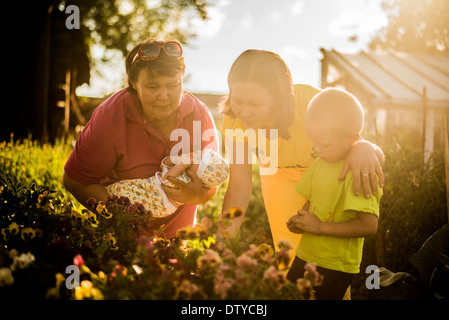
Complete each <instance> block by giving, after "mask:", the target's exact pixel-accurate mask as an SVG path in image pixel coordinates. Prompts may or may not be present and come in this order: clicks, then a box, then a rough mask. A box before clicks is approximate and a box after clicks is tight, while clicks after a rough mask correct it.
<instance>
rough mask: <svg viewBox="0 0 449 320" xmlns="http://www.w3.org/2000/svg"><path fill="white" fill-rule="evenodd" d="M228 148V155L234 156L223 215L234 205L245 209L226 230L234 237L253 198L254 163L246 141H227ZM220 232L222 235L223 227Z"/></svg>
mask: <svg viewBox="0 0 449 320" xmlns="http://www.w3.org/2000/svg"><path fill="white" fill-rule="evenodd" d="M226 148H227V150H228V155H229V154H231V155H232V158H231V159H229V169H230V172H229V183H228V188H227V190H226V194H225V196H224V199H223V206H222V211H221V212H222V215H223V214H225V213H227V212H229V211H230V210H231V209H232V208H234V207H239V208H240V209H242V211H243V215H242V216H240V217H238V218H234V219H232V220H231V223H232V224H231V225H230V226H229V228H227V230H226V231H227V233H228V234H229V236H230V237H234V236H235V235H236V234H237V231H238V230H239V228H240V225H241V224H242V222H243V218H244V214H245V212H246V209H247V208H248V204H249V200H250V198H251V192H252V188H253V180H252V164H251V163H250V161H249V154H248V145H247V143H246V142H235V141H234V142H227V144H226ZM229 148H233V149H232V150H233V152H229V150H230V149H229ZM239 150H240V151H239ZM239 153H240V154H239ZM218 234H219V235H222V228H221V227H220V228H219V231H218Z"/></svg>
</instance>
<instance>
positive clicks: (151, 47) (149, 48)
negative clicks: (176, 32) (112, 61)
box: [131, 41, 182, 64]
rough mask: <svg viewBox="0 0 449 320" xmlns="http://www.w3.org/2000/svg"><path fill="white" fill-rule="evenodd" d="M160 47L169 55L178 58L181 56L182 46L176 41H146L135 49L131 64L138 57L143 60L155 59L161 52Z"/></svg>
mask: <svg viewBox="0 0 449 320" xmlns="http://www.w3.org/2000/svg"><path fill="white" fill-rule="evenodd" d="M161 48H162V49H163V50H164V52H165V54H166V55H167V56H169V57H177V58H178V57H180V56H182V47H181V45H180V44H179V43H178V42H176V41H167V42H165V43H164V44H157V43H146V44H143V45H142V46H140V48H139V51H137V54H136V55H135V56H134V58H133V61H132V62H131V64H133V63H134V61H136V59H137V58H140V59H141V60H143V61H153V60H156V59H157V58H158V57H159V55H160V53H161Z"/></svg>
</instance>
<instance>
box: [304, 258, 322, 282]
mask: <svg viewBox="0 0 449 320" xmlns="http://www.w3.org/2000/svg"><path fill="white" fill-rule="evenodd" d="M304 270H305V272H304V278H305V279H307V280H309V281H310V282H311V284H312V285H313V286H319V285H320V284H322V283H323V279H324V277H323V276H322V275H321V274H320V273H319V272H318V271H317V269H316V263H315V262H308V263H306V265H305V266H304Z"/></svg>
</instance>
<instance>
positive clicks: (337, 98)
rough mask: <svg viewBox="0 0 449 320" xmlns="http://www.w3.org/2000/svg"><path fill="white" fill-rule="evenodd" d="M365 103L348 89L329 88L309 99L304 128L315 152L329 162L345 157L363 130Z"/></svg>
mask: <svg viewBox="0 0 449 320" xmlns="http://www.w3.org/2000/svg"><path fill="white" fill-rule="evenodd" d="M363 122H364V112H363V108H362V105H361V104H360V102H359V101H358V100H357V98H356V97H355V96H353V95H352V94H350V93H349V92H347V91H345V90H341V89H336V88H327V89H324V90H322V91H321V92H319V93H318V94H317V95H316V96H315V97H313V99H312V100H311V101H310V102H309V105H308V107H307V111H306V116H305V128H306V131H307V133H308V135H309V137H310V139H311V140H312V142H313V144H314V149H315V152H316V153H317V154H318V156H319V157H320V158H321V159H322V160H324V161H326V162H330V163H332V162H337V161H340V160H343V159H345V158H346V156H347V154H348V152H349V150H350V149H351V147H352V146H353V144H354V143H355V142H356V141H357V140H359V139H360V133H361V132H362V129H363Z"/></svg>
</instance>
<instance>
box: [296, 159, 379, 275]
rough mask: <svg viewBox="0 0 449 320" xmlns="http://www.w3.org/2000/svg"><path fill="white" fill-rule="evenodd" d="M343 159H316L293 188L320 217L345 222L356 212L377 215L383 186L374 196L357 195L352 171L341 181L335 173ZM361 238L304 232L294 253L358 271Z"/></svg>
mask: <svg viewBox="0 0 449 320" xmlns="http://www.w3.org/2000/svg"><path fill="white" fill-rule="evenodd" d="M344 163H345V161H344V160H342V161H339V162H336V163H327V162H325V161H323V160H321V159H315V160H314V161H313V162H312V164H311V166H310V168H309V169H308V170H307V171H306V173H305V174H304V176H303V177H302V178H301V180H300V181H299V182H298V184H297V185H296V191H297V192H298V193H299V194H301V195H302V196H303V197H305V198H306V199H307V200H309V201H310V207H309V211H310V212H313V213H314V214H315V215H316V216H317V217H318V218H319V219H320V220H321V221H329V222H345V221H349V220H353V219H355V218H356V217H357V212H367V213H372V214H374V215H376V216H377V217H379V203H380V198H381V196H382V189H381V188H380V187H378V193H377V195H376V196H373V195H372V196H371V197H370V198H369V199H366V198H365V197H364V196H356V195H355V194H354V190H353V184H352V171H350V172H348V174H347V176H346V179H345V180H344V181H339V180H338V177H339V175H340V173H341V170H342V169H343V165H344ZM363 241H364V238H339V237H332V236H325V235H315V234H310V233H304V234H303V235H302V238H301V241H300V242H299V245H298V247H297V248H296V255H297V256H298V257H299V258H300V259H302V260H304V261H307V262H315V263H316V264H317V265H318V266H320V267H323V268H327V269H331V270H338V271H343V272H347V273H358V272H359V269H360V262H361V260H362V251H363Z"/></svg>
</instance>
